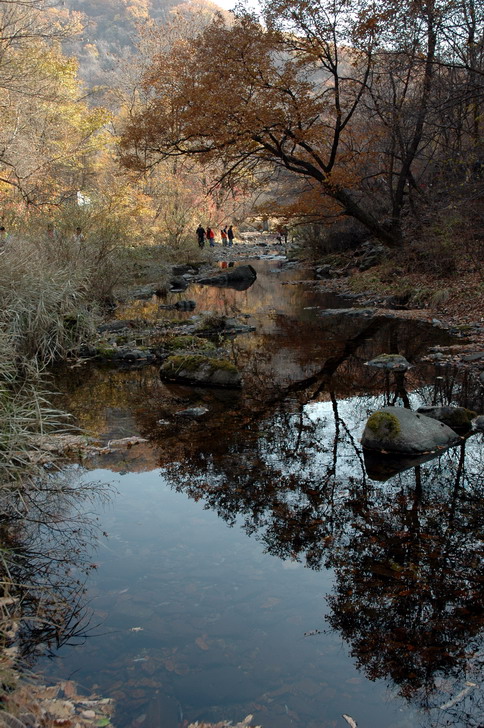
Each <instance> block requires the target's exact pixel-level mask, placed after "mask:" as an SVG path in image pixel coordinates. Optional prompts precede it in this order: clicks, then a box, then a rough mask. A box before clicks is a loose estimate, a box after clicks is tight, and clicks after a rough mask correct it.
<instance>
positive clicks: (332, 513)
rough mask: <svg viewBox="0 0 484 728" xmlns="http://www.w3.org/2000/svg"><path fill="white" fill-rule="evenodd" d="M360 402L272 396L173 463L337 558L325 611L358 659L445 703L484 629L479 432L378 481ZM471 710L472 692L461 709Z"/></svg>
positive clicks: (278, 536)
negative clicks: (261, 410) (260, 412)
mask: <svg viewBox="0 0 484 728" xmlns="http://www.w3.org/2000/svg"><path fill="white" fill-rule="evenodd" d="M353 416H354V412H353V410H352V407H351V404H350V403H349V402H344V401H339V402H338V401H337V399H336V396H335V395H334V394H333V393H331V392H330V393H329V401H326V402H319V403H317V402H316V403H315V404H314V405H311V404H309V405H301V404H299V403H298V402H297V400H296V399H294V398H291V399H289V400H287V401H286V403H283V402H279V403H278V404H277V405H276V404H274V403H273V406H272V409H271V410H267V412H266V417H265V418H262V419H259V420H258V421H257V422H255V421H254V420H252V419H249V420H248V421H247V425H248V426H247V429H246V430H244V437H243V439H242V438H241V437H240V434H241V429H239V427H238V426H237V428H236V430H235V432H228V431H227V432H225V433H224V439H223V443H222V444H221V443H220V437H219V439H218V441H217V444H215V443H214V442H213V441H212V440H211V439H210V438H208V439H207V441H206V442H205V445H204V444H203V443H200V442H199V441H198V442H197V446H199V447H200V449H198V450H197V453H193V454H192V457H190V458H189V459H186V460H185V461H184V462H178V463H177V464H176V465H167V466H166V470H165V473H166V474H167V475H168V477H169V478H170V480H171V482H172V483H173V486H174V487H175V488H176V489H178V490H183V491H185V492H187V493H188V494H189V495H190V496H191V497H193V498H195V499H197V500H199V499H202V500H203V501H204V503H205V504H206V506H207V507H208V508H211V509H213V510H215V511H216V512H217V513H218V514H219V515H220V516H221V517H222V518H224V519H225V520H226V521H227V522H228V523H230V524H232V525H233V524H235V523H240V524H241V525H243V527H244V528H245V530H246V531H247V533H249V534H253V535H256V537H257V538H259V539H260V540H261V541H262V542H263V543H264V544H265V546H266V549H267V551H268V552H269V553H271V554H274V555H277V556H279V557H280V558H283V559H287V558H292V559H301V560H304V561H305V563H306V565H307V566H309V567H310V568H313V569H319V568H322V566H328V567H332V568H333V569H334V570H335V574H336V587H335V592H334V594H333V595H332V596H331V597H330V599H329V601H330V604H331V607H332V614H331V617H330V622H331V624H332V626H333V627H334V628H336V629H338V630H340V631H341V632H342V634H343V636H344V637H345V639H346V640H347V641H348V642H349V643H350V644H351V646H352V651H353V654H354V656H355V657H356V659H357V661H358V663H359V665H360V666H361V667H362V668H363V669H365V671H366V672H367V673H368V675H369V676H370V678H386V677H388V676H390V677H391V678H392V680H393V681H394V682H395V683H396V684H397V685H398V686H399V690H400V691H401V693H402V694H403V695H404V696H406V697H408V698H409V699H412V700H414V701H417V703H418V705H419V707H425V708H427V707H432V706H434V705H436V704H444V703H445V702H446V700H449V699H450V697H451V696H452V695H453V694H454V693H455V692H458V691H459V688H458V686H459V685H460V684H461V683H464V682H465V680H468V679H472V673H471V668H470V664H471V663H472V664H473V666H474V668H475V666H476V664H477V662H479V660H478V659H477V658H476V656H475V653H476V652H477V650H478V649H479V648H480V645H481V641H482V637H481V631H482V625H483V620H484V611H483V609H482V604H483V603H484V567H483V566H482V556H483V555H484V547H483V545H482V543H483V542H482V541H481V537H482V533H483V532H484V515H483V514H484V509H483V507H482V506H483V505H484V479H483V475H484V462H483V461H482V456H481V460H479V457H477V456H476V453H479V447H478V443H477V442H476V441H475V440H476V438H471V439H470V440H468V441H467V443H466V444H465V446H464V445H463V446H462V447H461V448H457V449H453V450H451V451H449V452H448V453H446V454H445V455H444V456H442V457H441V458H440V459H438V460H434V461H433V462H430V463H427V464H426V465H425V466H420V467H418V468H416V469H415V470H413V471H412V470H410V471H407V472H405V473H402V474H400V475H398V476H397V477H396V478H395V479H394V480H393V481H391V482H390V483H389V484H385V485H384V486H380V485H376V484H371V483H370V482H369V481H368V480H367V479H366V477H365V469H364V463H363V460H362V456H361V452H360V448H359V446H358V444H357V441H356V435H357V432H358V427H357V428H355V423H354V419H353ZM238 424H240V423H238ZM205 435H206V436H207V432H206V431H205ZM466 448H470V454H469V455H468V456H466ZM470 658H472V660H470ZM474 668H473V669H474ZM437 678H440V679H441V680H443V679H444V678H445V679H446V680H447V681H448V682H447V683H446V685H448V690H449V691H450V692H449V693H447V694H446V693H445V690H437V682H438V681H437ZM453 709H454V710H456V711H457V707H455V708H454V707H453ZM465 710H466V705H465V701H464V702H463V704H462V705H460V707H459V709H458V711H459V715H460V716H461V717H462V715H463V711H465ZM469 725H472V723H469Z"/></svg>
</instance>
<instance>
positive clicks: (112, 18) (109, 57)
mask: <svg viewBox="0 0 484 728" xmlns="http://www.w3.org/2000/svg"><path fill="white" fill-rule="evenodd" d="M181 4H182V2H181V0H63V6H64V7H65V8H66V9H67V10H68V11H69V12H70V13H74V12H75V13H82V16H83V19H82V22H83V24H84V32H83V33H82V35H81V36H80V37H79V38H77V39H76V40H75V41H74V42H71V43H70V44H69V46H68V47H67V51H68V52H69V53H70V54H72V55H74V56H76V57H77V58H78V59H79V75H80V76H81V78H82V79H83V80H84V81H85V82H86V83H87V84H88V86H89V87H93V86H98V85H101V86H103V85H105V84H106V83H108V76H107V74H108V73H109V71H111V70H112V69H113V68H115V67H116V65H117V62H118V61H119V59H121V58H123V59H125V58H126V56H127V55H129V54H130V53H131V52H132V51H133V50H134V48H135V42H136V37H137V35H138V32H139V29H140V28H141V27H143V26H144V25H148V24H150V23H152V22H153V21H155V22H162V23H163V22H165V21H166V20H167V19H168V18H169V15H170V11H171V10H172V9H173V8H174V7H176V6H177V5H181ZM190 5H191V6H195V10H197V9H198V8H199V11H200V13H201V14H206V13H207V11H208V12H209V13H210V12H214V11H216V10H218V9H219V8H218V6H217V5H216V4H214V3H212V2H209V1H208V0H197V2H196V3H190Z"/></svg>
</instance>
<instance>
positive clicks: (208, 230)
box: [206, 227, 215, 248]
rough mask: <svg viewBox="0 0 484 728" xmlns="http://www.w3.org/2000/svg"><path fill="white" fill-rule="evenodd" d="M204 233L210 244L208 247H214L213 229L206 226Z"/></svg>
mask: <svg viewBox="0 0 484 728" xmlns="http://www.w3.org/2000/svg"><path fill="white" fill-rule="evenodd" d="M206 235H207V240H208V242H209V244H210V247H211V248H213V247H215V233H214V231H213V230H212V228H211V227H208V228H207V233H206Z"/></svg>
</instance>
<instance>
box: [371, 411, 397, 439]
mask: <svg viewBox="0 0 484 728" xmlns="http://www.w3.org/2000/svg"><path fill="white" fill-rule="evenodd" d="M366 426H367V427H369V428H370V430H371V431H372V432H374V433H379V434H380V435H383V434H384V435H385V436H386V437H390V438H394V437H396V436H397V435H398V434H399V433H400V423H399V421H398V417H396V416H395V415H394V414H393V413H392V412H374V413H373V414H372V415H371V417H370V418H369V419H368V422H367V423H366Z"/></svg>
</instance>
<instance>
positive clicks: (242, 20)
mask: <svg viewBox="0 0 484 728" xmlns="http://www.w3.org/2000/svg"><path fill="white" fill-rule="evenodd" d="M261 15H262V22H261V19H260V18H257V17H254V16H253V15H251V14H250V13H242V14H240V16H239V17H238V18H237V20H236V22H234V23H231V24H227V23H226V22H225V21H224V20H223V19H222V17H218V18H216V19H215V20H214V21H213V23H212V24H211V25H210V26H209V27H207V28H206V29H205V30H203V31H202V32H201V33H200V34H199V36H198V37H197V38H195V39H191V40H190V42H189V41H187V40H186V39H183V38H182V39H179V40H178V41H177V42H174V43H173V44H172V46H171V47H170V48H169V49H168V50H166V51H163V52H160V53H157V54H155V55H154V57H153V58H152V63H151V66H150V67H149V68H148V70H146V71H145V73H144V77H143V86H144V91H145V98H144V103H143V104H142V105H141V106H140V107H138V108H137V109H135V110H133V113H132V115H131V119H130V120H129V122H128V123H127V124H126V127H125V130H124V135H123V141H122V147H123V161H124V163H125V164H126V165H127V166H128V167H131V168H138V169H141V168H146V167H149V166H151V165H153V164H156V163H157V162H159V161H160V160H162V159H166V158H170V157H176V156H189V157H191V158H193V159H197V160H198V161H199V162H201V163H203V164H204V165H207V166H208V167H212V168H213V166H214V165H216V164H218V165H220V167H221V169H220V170H219V173H218V177H219V179H222V180H224V181H225V182H226V183H229V181H232V182H233V180H234V179H237V180H238V181H239V182H240V181H241V180H243V181H245V182H246V183H250V184H253V185H255V186H257V185H261V184H262V183H265V184H267V181H268V180H270V181H271V183H272V184H273V185H274V183H275V182H277V181H280V180H282V181H283V182H284V183H285V184H286V185H287V183H288V180H289V181H290V184H292V188H293V194H292V198H291V199H290V200H288V204H289V207H290V208H291V209H292V212H293V213H294V212H297V211H298V208H299V213H300V214H302V215H304V216H305V217H306V218H307V219H315V220H316V219H322V218H323V217H324V216H325V215H331V216H334V215H335V214H343V215H345V216H349V217H352V218H354V219H356V220H357V221H359V223H361V224H363V225H364V226H365V227H366V228H367V229H368V230H369V231H370V232H371V233H372V234H373V235H375V236H376V237H378V238H379V239H380V240H382V241H384V242H385V243H387V244H389V245H396V244H399V243H400V242H401V241H402V240H403V239H404V237H405V233H406V231H407V229H408V228H409V226H411V225H415V224H416V223H417V222H421V221H422V219H423V218H425V216H426V215H427V214H428V211H429V210H431V209H433V208H434V207H435V206H436V205H437V206H438V205H439V204H441V196H442V194H443V192H444V191H445V189H446V188H447V189H448V185H449V180H451V182H452V183H455V185H456V186H458V185H460V184H461V183H462V182H476V181H478V180H477V178H478V176H479V169H480V167H479V159H480V155H481V154H482V146H481V145H482V142H481V132H482V114H481V111H480V109H481V105H482V79H483V68H484V66H483V60H484V59H483V49H482V40H480V41H478V38H479V37H480V38H481V39H482V33H481V35H480V36H479V32H480V31H482V25H483V18H482V12H481V11H478V8H477V6H475V5H474V3H473V0H470V1H468V0H463V2H460V3H457V4H452V6H450V5H449V4H447V3H438V2H434V0H429V1H423V2H422V1H421V0H418V1H417V2H405V3H399V4H395V3H392V2H385V3H383V4H381V5H380V6H379V9H378V11H376V10H375V9H374V6H373V5H372V4H370V3H366V2H361V3H358V4H357V5H356V6H355V5H352V6H351V8H350V7H349V6H348V5H347V4H346V3H343V2H340V3H336V4H335V3H325V2H314V1H312V0H308V1H305V2H301V1H300V0H282V1H280V2H279V1H277V0H276V2H271V3H267V4H266V5H263V7H262V11H261ZM451 28H452V31H451ZM479 29H480V31H479ZM459 37H460V38H461V39H464V38H467V39H468V41H469V38H472V42H471V43H470V45H469V43H468V46H467V52H466V53H464V52H463V50H462V45H461V44H460V43H459V42H458V39H459ZM479 43H480V45H479ZM277 170H279V172H277ZM286 212H287V210H286Z"/></svg>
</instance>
